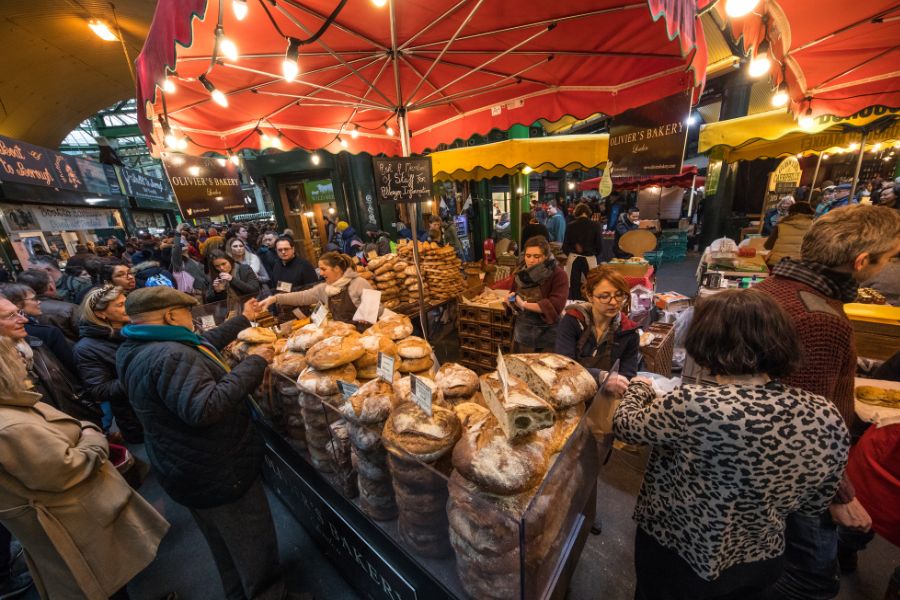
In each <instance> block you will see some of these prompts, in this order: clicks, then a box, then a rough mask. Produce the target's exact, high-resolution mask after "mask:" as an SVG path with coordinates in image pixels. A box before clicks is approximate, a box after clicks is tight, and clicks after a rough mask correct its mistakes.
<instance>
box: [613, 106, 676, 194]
mask: <svg viewBox="0 0 900 600" xmlns="http://www.w3.org/2000/svg"><path fill="white" fill-rule="evenodd" d="M690 110H691V92H690V90H687V91H685V92H679V93H678V94H675V95H674V96H669V97H667V98H663V99H662V100H657V101H656V102H652V103H650V104H647V105H645V106H641V107H638V108H633V109H631V110H627V111H625V112H623V113H622V114H621V115H619V116H617V117H615V118H614V119H613V121H612V125H611V126H610V128H609V162H610V163H612V165H613V167H612V169H611V171H612V176H613V177H651V176H653V175H678V174H679V173H681V164H682V161H683V160H684V147H685V143H686V142H687V130H688V125H687V118H688V115H689V114H690Z"/></svg>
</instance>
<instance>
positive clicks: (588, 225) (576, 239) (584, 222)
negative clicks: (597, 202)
mask: <svg viewBox="0 0 900 600" xmlns="http://www.w3.org/2000/svg"><path fill="white" fill-rule="evenodd" d="M602 239H603V230H602V229H601V228H600V223H597V222H596V221H591V220H590V219H588V218H587V217H579V218H577V219H575V220H574V221H572V222H571V223H570V224H569V225H568V227H566V237H565V241H564V242H563V247H562V250H563V252H564V253H565V254H572V253H573V252H574V253H575V254H579V255H581V256H596V255H598V254H600V248H601V247H602Z"/></svg>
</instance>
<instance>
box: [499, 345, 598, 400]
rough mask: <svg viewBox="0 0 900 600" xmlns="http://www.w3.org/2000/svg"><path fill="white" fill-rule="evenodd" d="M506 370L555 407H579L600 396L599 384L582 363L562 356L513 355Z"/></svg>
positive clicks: (507, 361)
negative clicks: (595, 396) (597, 394)
mask: <svg viewBox="0 0 900 600" xmlns="http://www.w3.org/2000/svg"><path fill="white" fill-rule="evenodd" d="M504 358H505V359H506V368H507V369H508V370H509V373H510V374H511V375H515V376H516V377H518V378H519V379H521V380H522V381H524V382H525V383H526V384H527V385H528V387H529V388H531V390H532V391H534V393H536V394H537V395H538V396H540V397H541V398H545V399H546V400H547V401H548V402H550V404H552V405H553V407H554V408H566V407H568V406H573V405H575V404H580V403H582V402H585V401H587V400H589V399H590V398H593V397H594V394H596V393H597V381H596V380H595V379H594V378H593V377H592V376H591V374H590V373H588V371H587V369H585V368H584V367H582V366H581V365H580V364H578V363H577V362H575V361H574V360H572V359H571V358H568V357H566V356H562V355H560V354H552V353H535V354H510V355H508V356H506V357H504Z"/></svg>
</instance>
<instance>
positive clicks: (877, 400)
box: [856, 385, 900, 408]
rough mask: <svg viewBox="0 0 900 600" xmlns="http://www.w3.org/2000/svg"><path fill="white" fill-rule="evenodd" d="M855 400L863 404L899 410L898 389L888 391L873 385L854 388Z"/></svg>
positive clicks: (899, 395) (899, 397)
mask: <svg viewBox="0 0 900 600" xmlns="http://www.w3.org/2000/svg"><path fill="white" fill-rule="evenodd" d="M856 399H857V400H859V401H860V402H863V403H865V404H872V405H874V406H884V407H886V408H900V389H889V388H884V387H878V386H875V385H860V386H857V388H856Z"/></svg>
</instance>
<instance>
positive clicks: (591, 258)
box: [562, 202, 603, 300]
mask: <svg viewBox="0 0 900 600" xmlns="http://www.w3.org/2000/svg"><path fill="white" fill-rule="evenodd" d="M592 215H593V213H592V212H591V207H590V206H588V205H587V204H585V203H584V202H582V203H580V204H579V205H578V206H576V207H575V212H574V216H575V220H574V221H572V222H571V223H569V224H568V225H567V226H566V233H565V238H564V239H563V245H562V251H563V253H564V254H568V255H569V258H568V261H567V262H566V272H567V273H568V274H569V279H570V281H569V299H570V300H583V299H584V298H582V297H581V280H582V278H583V277H585V276H586V275H587V272H588V271H590V270H591V269H593V268H594V267H596V266H597V255H598V254H600V250H601V248H602V247H603V242H602V240H603V229H601V227H600V223H599V222H597V221H594V220H592Z"/></svg>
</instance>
